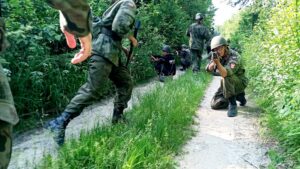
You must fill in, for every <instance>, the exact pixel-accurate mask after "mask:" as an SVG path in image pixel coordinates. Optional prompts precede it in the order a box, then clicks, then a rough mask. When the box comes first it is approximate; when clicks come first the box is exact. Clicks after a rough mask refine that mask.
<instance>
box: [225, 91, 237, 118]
mask: <svg viewBox="0 0 300 169" xmlns="http://www.w3.org/2000/svg"><path fill="white" fill-rule="evenodd" d="M228 100H229V108H228V112H227V116H228V117H235V116H237V113H238V112H237V106H236V97H235V96H232V97H230V98H228Z"/></svg>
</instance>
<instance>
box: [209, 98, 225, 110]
mask: <svg viewBox="0 0 300 169" xmlns="http://www.w3.org/2000/svg"><path fill="white" fill-rule="evenodd" d="M228 105H229V103H228V100H226V99H225V98H221V97H219V98H216V97H213V99H212V100H211V102H210V106H211V108H212V109H214V110H219V109H226V108H227V107H228Z"/></svg>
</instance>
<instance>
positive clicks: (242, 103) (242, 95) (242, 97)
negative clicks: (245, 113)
mask: <svg viewBox="0 0 300 169" xmlns="http://www.w3.org/2000/svg"><path fill="white" fill-rule="evenodd" d="M236 100H237V101H239V102H240V106H245V105H246V103H247V100H246V98H245V92H243V93H240V94H238V95H237V96H236Z"/></svg>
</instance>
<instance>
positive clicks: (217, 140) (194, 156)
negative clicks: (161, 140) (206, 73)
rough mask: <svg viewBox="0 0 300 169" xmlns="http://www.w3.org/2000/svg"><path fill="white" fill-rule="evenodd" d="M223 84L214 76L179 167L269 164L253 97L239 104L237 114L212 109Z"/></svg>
mask: <svg viewBox="0 0 300 169" xmlns="http://www.w3.org/2000/svg"><path fill="white" fill-rule="evenodd" d="M219 84H220V78H219V77H214V79H213V81H212V83H211V84H210V86H209V87H208V89H207V91H206V94H205V97H204V100H203V102H202V104H201V106H200V109H199V110H198V112H197V118H196V122H197V125H195V126H194V128H195V130H196V134H195V136H194V137H193V138H192V140H190V141H189V142H188V143H187V144H186V146H185V147H184V148H183V151H184V154H183V155H182V156H180V157H178V161H179V168H180V169H258V168H266V167H267V165H268V164H269V163H270V160H269V159H268V157H267V151H268V148H267V147H266V146H264V144H263V141H262V140H261V138H260V137H259V125H258V122H257V118H258V109H257V108H256V107H255V105H254V104H252V103H251V100H250V102H249V100H248V103H247V106H245V107H240V106H239V107H238V111H239V114H238V116H237V117H234V118H228V117H227V110H218V111H216V110H212V109H211V108H210V100H211V98H212V96H213V94H214V93H215V92H216V89H217V88H218V86H219Z"/></svg>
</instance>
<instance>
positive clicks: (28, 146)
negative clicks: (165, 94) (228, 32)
mask: <svg viewBox="0 0 300 169" xmlns="http://www.w3.org/2000/svg"><path fill="white" fill-rule="evenodd" d="M182 74H183V72H180V71H177V73H176V76H175V78H177V77H178V76H180V75H182ZM157 85H163V83H160V82H158V81H157V80H156V79H155V80H152V81H150V82H149V83H147V84H143V85H139V86H137V87H135V88H134V90H133V94H132V97H131V100H130V101H129V103H128V108H127V109H131V107H132V106H133V105H136V104H138V103H139V100H140V98H141V97H142V96H143V95H144V94H146V93H147V92H150V91H151V90H152V89H154V88H155V86H157ZM112 111H113V98H111V99H108V100H103V101H101V102H100V103H96V104H94V105H91V106H89V107H87V108H85V109H84V110H83V112H82V114H81V115H80V116H78V117H77V118H75V119H73V120H72V121H71V122H70V123H69V125H68V127H67V130H66V140H68V139H70V138H78V137H79V135H80V133H81V132H82V131H88V130H91V129H93V128H94V127H95V126H97V125H100V126H101V125H110V121H111V117H112ZM125 111H126V110H125ZM57 148H58V147H57V145H56V143H55V142H54V140H53V138H52V137H51V135H50V133H49V132H48V131H47V130H45V129H36V130H32V131H28V132H26V133H24V134H22V135H20V136H17V137H16V138H15V139H14V145H13V153H12V158H11V161H10V165H9V167H8V168H9V169H31V168H34V167H35V165H36V164H38V163H39V162H40V160H41V159H42V157H43V155H44V154H52V155H54V156H55V155H56V154H57Z"/></svg>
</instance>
